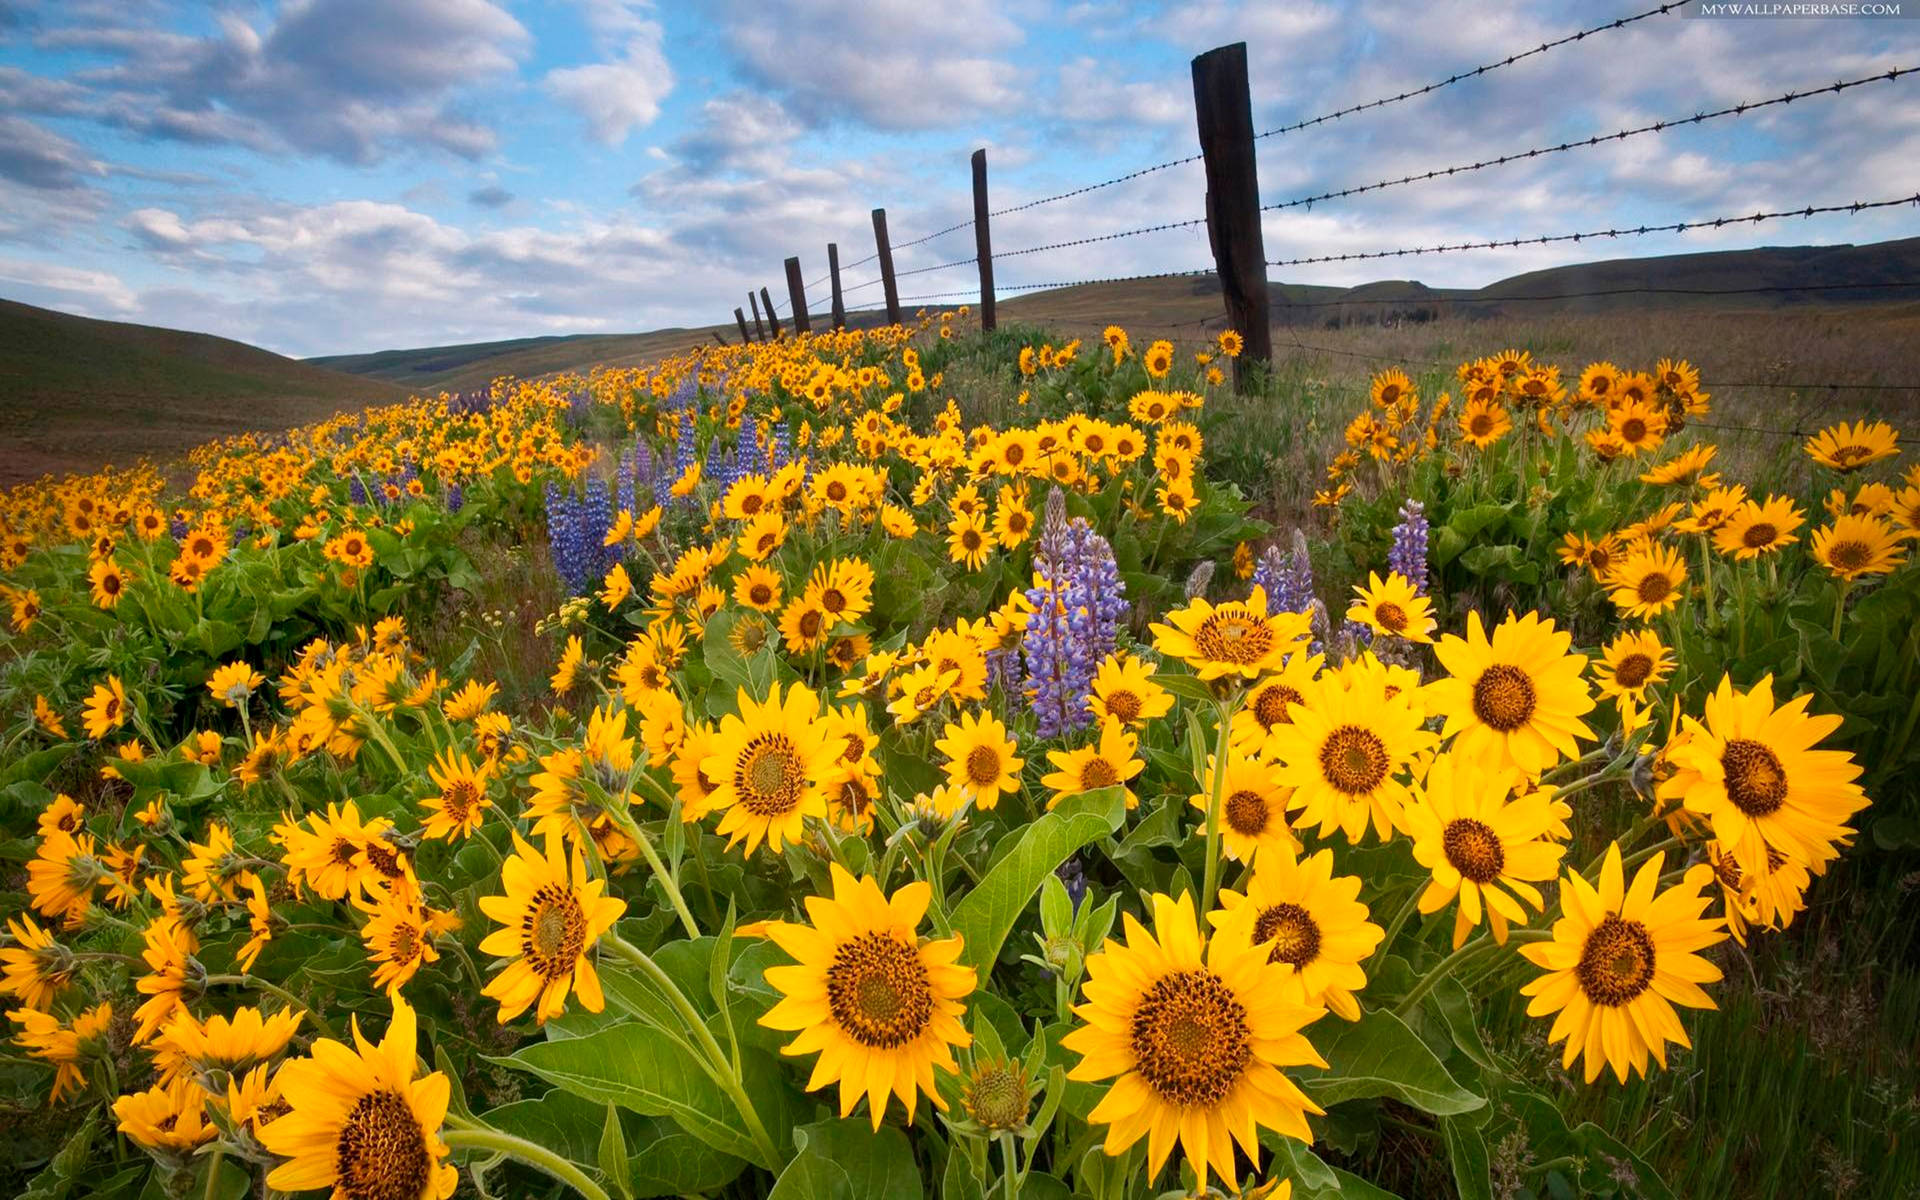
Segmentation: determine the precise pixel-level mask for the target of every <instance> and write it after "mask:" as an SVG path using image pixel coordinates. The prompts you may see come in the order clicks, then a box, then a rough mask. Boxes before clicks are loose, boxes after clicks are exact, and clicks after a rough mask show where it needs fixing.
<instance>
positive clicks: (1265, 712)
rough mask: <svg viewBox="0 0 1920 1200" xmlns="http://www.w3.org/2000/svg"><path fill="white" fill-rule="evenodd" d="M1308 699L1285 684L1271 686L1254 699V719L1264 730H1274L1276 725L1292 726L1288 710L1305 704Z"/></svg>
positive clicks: (1261, 690) (1264, 688) (1262, 689)
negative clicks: (1296, 705)
mask: <svg viewBox="0 0 1920 1200" xmlns="http://www.w3.org/2000/svg"><path fill="white" fill-rule="evenodd" d="M1305 702H1306V697H1305V696H1302V695H1301V694H1300V693H1299V692H1298V691H1297V690H1295V689H1294V688H1290V687H1288V686H1287V685H1286V684H1284V683H1274V684H1269V685H1267V686H1266V687H1263V688H1261V689H1260V691H1259V692H1258V694H1256V695H1255V696H1254V698H1253V717H1254V720H1256V721H1258V722H1260V726H1261V728H1263V729H1272V728H1273V727H1274V726H1275V725H1289V724H1292V722H1293V718H1292V717H1291V716H1290V715H1288V709H1289V708H1291V707H1292V706H1293V705H1295V704H1304V703H1305Z"/></svg>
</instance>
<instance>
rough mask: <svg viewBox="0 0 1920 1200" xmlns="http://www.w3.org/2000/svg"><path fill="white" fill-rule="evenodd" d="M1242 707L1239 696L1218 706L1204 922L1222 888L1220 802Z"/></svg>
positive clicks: (1201, 910) (1209, 816) (1223, 795)
mask: <svg viewBox="0 0 1920 1200" xmlns="http://www.w3.org/2000/svg"><path fill="white" fill-rule="evenodd" d="M1238 707H1239V696H1238V695H1235V697H1234V698H1233V699H1231V700H1226V701H1222V702H1221V703H1220V704H1218V705H1216V706H1215V711H1216V712H1217V713H1218V715H1219V718H1220V723H1219V727H1218V728H1216V729H1215V730H1214V732H1213V781H1212V787H1211V789H1210V790H1209V795H1208V796H1207V874H1206V887H1205V889H1204V890H1203V891H1202V892H1201V899H1202V900H1204V901H1205V903H1204V904H1202V905H1201V907H1200V919H1201V920H1202V921H1205V920H1206V919H1207V918H1206V914H1208V913H1210V912H1212V911H1213V898H1214V893H1215V892H1216V891H1218V890H1219V887H1220V804H1221V801H1222V800H1223V799H1225V797H1226V792H1227V733H1228V727H1229V726H1231V725H1232V723H1233V710H1234V709H1236V708H1238Z"/></svg>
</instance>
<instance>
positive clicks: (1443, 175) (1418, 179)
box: [1260, 67, 1920, 212]
mask: <svg viewBox="0 0 1920 1200" xmlns="http://www.w3.org/2000/svg"><path fill="white" fill-rule="evenodd" d="M1916 71H1920V67H1895V68H1894V69H1892V70H1890V71H1882V72H1879V73H1877V74H1873V75H1868V76H1865V77H1863V78H1860V79H1849V80H1843V81H1841V82H1839V83H1834V84H1829V85H1827V86H1825V87H1818V88H1810V89H1808V90H1807V91H1804V92H1788V93H1786V94H1785V95H1781V96H1775V97H1773V98H1772V99H1769V100H1749V101H1745V102H1743V103H1740V104H1730V105H1728V106H1727V107H1725V108H1718V109H1715V110H1713V111H1712V112H1703V113H1695V114H1694V115H1693V116H1691V117H1675V118H1671V119H1669V120H1665V121H1654V122H1652V123H1651V124H1647V125H1637V126H1634V127H1633V128H1631V129H1621V130H1617V131H1615V132H1613V133H1603V134H1595V135H1594V136H1592V137H1587V138H1576V139H1574V140H1573V141H1570V142H1560V143H1558V144H1556V145H1552V146H1535V147H1534V148H1533V149H1531V150H1521V151H1518V152H1516V153H1514V154H1502V155H1499V156H1498V157H1496V158H1489V159H1483V160H1482V161H1480V162H1473V163H1462V164H1460V165H1458V166H1452V167H1439V168H1436V169H1434V170H1431V171H1421V172H1419V173H1418V174H1414V175H1402V176H1400V177H1399V178H1398V179H1382V180H1379V181H1377V182H1374V183H1363V184H1361V185H1360V186H1359V187H1350V188H1341V189H1339V190H1338V191H1332V192H1321V193H1320V194H1318V195H1315V196H1299V197H1296V198H1295V199H1292V200H1282V201H1280V202H1278V203H1275V204H1264V205H1261V207H1260V211H1261V212H1278V211H1280V210H1282V209H1288V208H1301V207H1304V206H1307V205H1310V204H1316V203H1318V202H1320V201H1322V200H1340V199H1344V198H1345V197H1348V196H1358V195H1362V194H1363V193H1366V192H1378V191H1384V190H1386V189H1387V188H1392V187H1400V186H1402V185H1403V184H1409V183H1425V182H1427V181H1429V180H1433V179H1447V178H1451V177H1453V176H1455V175H1465V174H1469V173H1471V172H1473V171H1484V170H1486V169H1487V168H1488V167H1498V166H1503V165H1505V164H1507V163H1512V162H1520V161H1521V160H1523V159H1529V158H1541V157H1544V156H1546V155H1549V154H1560V153H1563V152H1565V151H1568V150H1585V149H1589V148H1591V147H1594V146H1602V145H1605V144H1606V143H1608V142H1619V141H1625V140H1626V139H1627V138H1631V137H1639V136H1640V135H1641V134H1645V133H1663V132H1665V131H1666V130H1669V129H1678V128H1680V127H1681V126H1684V125H1703V124H1705V123H1706V122H1708V121H1717V120H1720V119H1721V118H1723V117H1739V116H1745V115H1746V114H1747V113H1750V112H1758V111H1759V110H1760V109H1763V108H1771V107H1773V106H1774V105H1776V104H1791V103H1793V102H1794V101H1795V100H1805V99H1808V98H1810V97H1813V96H1831V95H1834V94H1836V93H1839V92H1844V91H1846V90H1848V89H1849V88H1857V87H1864V86H1865V85H1867V84H1869V83H1878V82H1880V81H1882V80H1886V81H1889V82H1890V81H1892V80H1896V79H1902V78H1905V77H1906V76H1908V75H1912V74H1913V73H1914V72H1916Z"/></svg>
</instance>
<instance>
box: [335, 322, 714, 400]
mask: <svg viewBox="0 0 1920 1200" xmlns="http://www.w3.org/2000/svg"><path fill="white" fill-rule="evenodd" d="M737 336H738V335H737V334H736V335H735V336H734V337H730V338H728V340H729V341H733V340H736V339H737ZM713 341H714V335H713V331H712V330H711V329H658V330H653V331H650V332H648V333H611V334H593V333H588V334H575V335H573V336H571V337H533V338H515V339H513V340H511V341H505V342H470V343H467V344H465V345H460V346H427V347H424V348H422V349H418V350H378V351H375V352H374V353H371V354H333V355H328V356H326V357H323V358H309V359H307V360H306V361H307V362H308V363H311V364H312V365H314V366H317V367H327V368H330V369H332V370H335V371H346V372H350V373H352V374H355V375H363V376H368V377H370V378H373V379H383V380H387V381H389V382H392V383H397V384H401V385H403V386H405V387H406V388H407V389H408V390H410V391H414V392H427V393H433V392H442V391H446V392H461V391H469V390H472V389H474V388H483V387H485V386H487V385H488V384H489V383H491V382H493V381H494V380H495V379H498V378H499V377H500V376H502V375H514V376H518V377H520V378H531V377H534V376H538V375H548V374H552V373H554V372H557V371H570V370H578V369H584V368H586V367H591V366H640V365H642V364H645V363H650V362H653V361H655V360H657V359H660V358H664V357H666V356H668V355H670V354H675V353H678V352H679V351H681V350H688V349H691V348H692V347H694V346H697V345H699V344H700V343H702V342H705V343H706V344H708V345H712V344H713Z"/></svg>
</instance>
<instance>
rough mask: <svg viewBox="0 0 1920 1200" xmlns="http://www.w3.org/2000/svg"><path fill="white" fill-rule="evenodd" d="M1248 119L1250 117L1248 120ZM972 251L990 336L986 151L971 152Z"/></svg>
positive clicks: (985, 326) (990, 261)
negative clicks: (978, 269) (978, 270)
mask: <svg viewBox="0 0 1920 1200" xmlns="http://www.w3.org/2000/svg"><path fill="white" fill-rule="evenodd" d="M1249 120H1251V118H1249ZM973 252H974V255H975V257H977V258H978V259H979V260H980V329H981V331H982V332H985V333H992V332H993V326H994V319H993V241H992V239H991V238H989V237H988V236H987V152H986V151H985V150H975V151H974V152H973Z"/></svg>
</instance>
